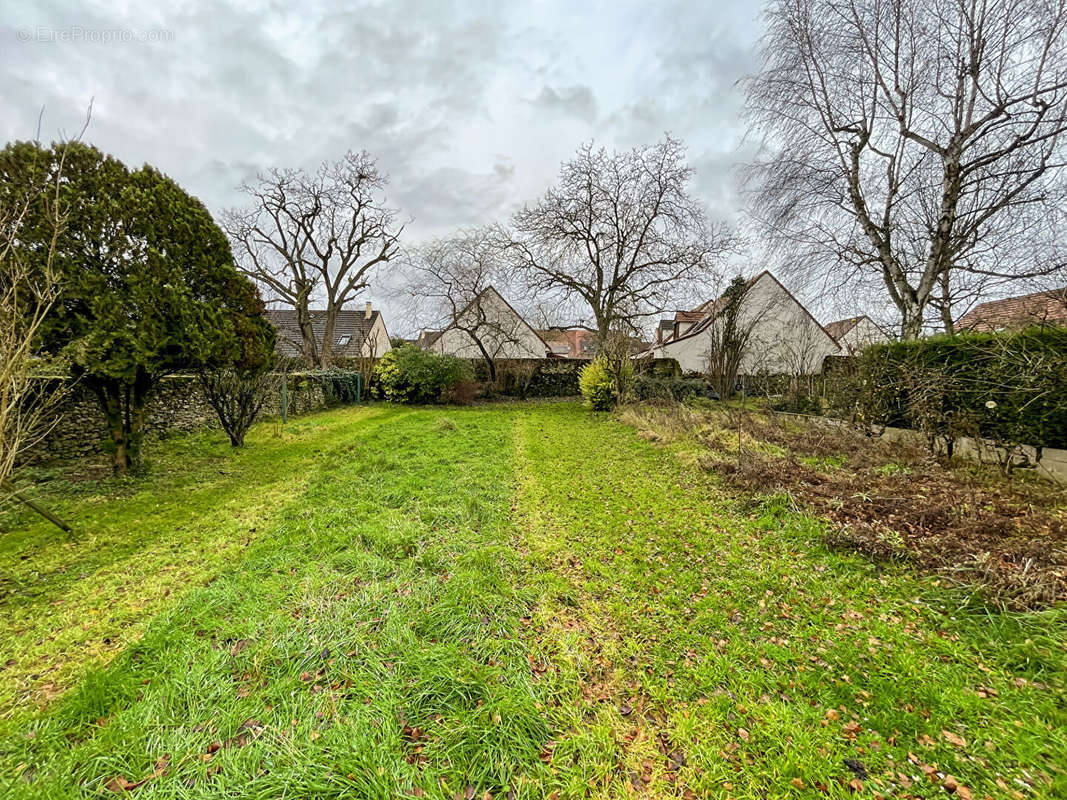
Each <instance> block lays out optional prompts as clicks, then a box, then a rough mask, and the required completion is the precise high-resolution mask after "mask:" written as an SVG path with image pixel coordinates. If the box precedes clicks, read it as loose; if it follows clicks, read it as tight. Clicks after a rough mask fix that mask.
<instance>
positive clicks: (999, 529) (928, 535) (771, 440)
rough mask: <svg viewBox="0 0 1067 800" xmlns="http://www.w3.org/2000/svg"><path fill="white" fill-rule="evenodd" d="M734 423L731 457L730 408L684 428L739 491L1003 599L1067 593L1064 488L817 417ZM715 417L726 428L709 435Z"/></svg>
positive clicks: (875, 551) (1038, 603)
mask: <svg viewBox="0 0 1067 800" xmlns="http://www.w3.org/2000/svg"><path fill="white" fill-rule="evenodd" d="M662 413H663V412H662V410H661V411H659V412H657V414H662ZM686 413H687V414H691V412H686ZM740 421H741V429H742V432H743V435H742V450H741V458H740V459H738V454H737V440H736V435H735V434H733V429H736V426H737V414H736V413H733V414H726V413H724V412H707V413H706V414H705V415H704V417H703V418H702V424H703V425H704V428H703V429H702V430H700V431H698V432H697V433H696V435H695V436H694V437H693V438H695V439H696V440H697V441H698V442H700V443H701V445H702V447H703V448H704V449H705V453H704V455H703V456H702V457H701V458H700V460H699V464H700V466H701V467H702V468H704V469H707V470H712V471H714V472H716V473H718V474H719V475H721V476H722V477H723V478H724V479H725V480H726V482H727V483H728V484H730V485H731V486H734V487H737V488H739V489H744V490H746V491H749V492H759V493H766V492H783V491H784V492H788V493H789V494H790V495H791V496H792V497H793V498H794V499H795V500H796V501H797V502H798V503H799V504H801V505H802V506H804V507H806V508H807V509H809V510H810V511H812V512H814V513H815V514H816V515H817V516H819V517H822V518H824V519H827V520H829V521H831V522H832V523H834V526H833V530H832V532H831V533H830V535H829V539H830V541H831V544H833V545H836V546H840V547H847V548H850V549H855V550H859V551H860V552H863V553H865V554H867V555H869V556H871V557H874V558H878V559H899V560H907V561H910V562H913V563H915V564H916V565H918V566H919V567H920V568H922V569H925V570H929V571H936V572H938V573H941V574H944V575H945V576H946V577H948V578H950V579H952V580H955V581H958V582H961V583H966V584H968V585H971V586H974V587H976V588H977V589H978V590H980V591H981V593H982V594H983V595H984V596H986V598H987V599H990V600H993V601H995V602H1000V603H1002V604H1003V605H1005V606H1007V607H1010V608H1016V609H1023V608H1037V607H1042V606H1045V605H1048V604H1051V603H1055V602H1058V601H1062V600H1065V599H1067V496H1065V495H1067V492H1064V490H1062V489H1060V488H1058V487H1056V486H1054V485H1052V484H1047V483H1045V482H1043V481H1041V480H1039V479H1036V478H1034V477H1033V476H1024V477H1023V478H1020V479H1014V480H1008V479H1006V478H1004V477H1003V476H1001V475H1000V474H999V473H997V471H996V470H995V469H994V468H988V467H980V466H976V465H964V464H959V463H956V462H952V461H948V460H944V459H938V458H935V457H934V456H932V455H931V454H929V453H927V452H925V451H923V450H921V449H919V448H915V447H911V446H908V445H904V444H901V443H894V442H889V441H886V440H883V439H880V438H878V437H872V436H867V435H865V434H864V433H862V432H860V431H857V430H853V429H850V428H847V427H841V428H838V427H835V426H832V425H828V424H826V423H824V422H821V421H808V420H803V419H797V418H792V417H789V418H786V417H781V416H777V415H770V414H754V413H744V414H743V415H742V418H741V420H740ZM716 425H717V426H719V427H720V428H727V429H730V430H731V436H730V437H725V436H716V435H714V431H713V428H714V426H716ZM768 445H769V446H768Z"/></svg>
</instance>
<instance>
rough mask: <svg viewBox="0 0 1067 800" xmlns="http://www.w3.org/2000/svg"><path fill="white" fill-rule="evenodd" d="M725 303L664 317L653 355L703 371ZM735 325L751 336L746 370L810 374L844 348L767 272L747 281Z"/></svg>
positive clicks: (743, 359)
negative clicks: (671, 317)
mask: <svg viewBox="0 0 1067 800" xmlns="http://www.w3.org/2000/svg"><path fill="white" fill-rule="evenodd" d="M726 302H727V301H726V299H725V296H724V297H720V298H718V299H716V300H711V301H708V302H707V303H704V304H703V305H701V306H698V307H697V308H695V309H693V310H692V311H680V312H677V313H676V314H675V316H674V319H672V320H664V321H662V322H660V325H659V328H658V331H657V336H658V339H659V340H658V341H657V342H656V343H655V344H653V346H652V348H651V349H650V350H649V354H650V355H651V356H652V357H654V358H673V359H675V360H676V361H677V362H678V364H679V365H680V366H681V368H682V370H683V371H684V372H704V371H705V370H706V368H707V364H708V354H709V353H710V352H711V350H712V349H713V347H714V346H715V343H716V341H717V339H718V332H719V331H720V330H721V328H719V327H717V326H720V325H721V324H722V322H723V320H722V319H721V317H722V313H723V310H724V308H725V306H726ZM736 327H737V329H738V330H739V331H743V335H744V336H745V337H746V339H747V341H746V343H745V346H744V348H743V354H742V357H741V368H740V371H739V373H740V374H742V375H759V374H768V375H781V374H788V375H810V374H814V373H816V372H819V371H820V370H821V369H822V362H823V359H825V358H826V356H828V355H839V354H840V353H841V348H840V347H839V346H838V343H837V341H835V339H834V337H833V336H831V335H830V333H829V332H828V331H827V330H826V328H824V327H823V326H822V325H820V324H819V322H818V320H816V319H815V317H813V316H812V315H811V312H809V311H808V310H807V308H805V307H804V305H803V304H802V303H801V302H800V301H799V300H797V299H796V298H795V297H794V296H793V295H792V293H791V292H790V291H789V290H788V289H786V288H785V287H784V286H783V285H782V284H781V282H779V280H778V279H777V278H775V277H774V276H773V275H772V274H771V273H770V272H767V271H764V272H761V273H760V274H759V275H757V276H756V277H754V278H752V279H751V280H749V281H748V282H747V283H746V284H745V291H744V294H743V295H742V299H741V301H740V307H739V309H738V313H737V320H736Z"/></svg>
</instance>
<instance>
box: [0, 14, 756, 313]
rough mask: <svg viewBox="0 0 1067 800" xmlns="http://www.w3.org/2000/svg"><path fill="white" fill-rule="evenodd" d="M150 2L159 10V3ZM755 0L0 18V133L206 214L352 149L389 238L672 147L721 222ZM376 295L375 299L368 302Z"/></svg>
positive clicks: (475, 216) (439, 228)
mask: <svg viewBox="0 0 1067 800" xmlns="http://www.w3.org/2000/svg"><path fill="white" fill-rule="evenodd" d="M164 6H170V7H169V8H164ZM758 16H759V14H758V4H757V3H755V2H752V0H720V1H719V2H709V0H689V1H688V2H685V1H683V0H672V1H671V2H653V3H650V2H648V1H647V0H641V2H629V0H611V2H574V0H571V2H565V1H562V0H561V1H558V2H557V0H546V1H544V2H538V1H536V0H534V1H533V2H530V1H529V0H527V1H525V2H509V0H491V1H490V2H482V0H465V1H464V2H446V1H445V0H397V1H395V2H373V3H366V2H362V3H351V2H336V3H330V2H327V3H292V2H285V3H252V2H238V3H235V4H233V6H232V7H231V8H225V7H224V6H223V4H221V3H207V2H204V3H200V2H195V0H194V1H192V2H180V0H179V2H174V3H160V2H158V0H156V2H151V3H136V2H122V0H117V1H116V0H112V2H107V3H95V2H82V3H77V4H75V3H56V2H41V0H36V1H35V2H25V1H24V0H14V2H13V1H12V0H6V2H5V3H3V4H2V7H0V42H2V43H0V71H2V75H0V87H2V89H0V91H2V92H3V115H2V118H0V124H2V126H3V130H2V133H3V135H4V137H5V140H10V139H29V138H33V137H34V135H35V133H36V129H37V119H38V115H39V114H40V113H41V109H42V108H43V109H44V114H43V122H42V126H41V133H42V138H43V139H52V138H55V137H57V136H58V135H60V134H62V133H64V132H65V133H67V134H70V133H73V132H76V131H77V129H78V128H79V127H80V124H81V121H82V118H83V116H84V113H85V109H86V108H87V106H88V104H89V102H90V100H92V101H93V115H92V122H91V125H90V128H89V130H88V132H87V134H86V137H85V138H86V139H87V140H88V141H89V142H91V143H93V144H95V145H97V146H98V147H100V148H101V149H103V150H105V151H107V152H110V153H112V154H113V155H115V156H117V157H118V158H120V159H121V160H123V161H124V162H126V163H127V164H130V165H139V164H141V163H143V162H149V163H151V164H153V165H155V166H157V167H159V168H160V169H162V170H163V171H164V172H166V173H168V174H169V175H171V176H172V177H174V178H175V179H176V180H178V181H179V182H180V183H181V184H182V186H183V187H184V188H185V189H186V190H187V191H189V192H190V193H191V194H194V195H197V196H198V197H200V198H201V199H202V200H203V201H204V202H205V203H206V204H207V206H208V208H209V209H210V210H211V211H212V213H215V214H216V215H217V213H218V212H219V211H220V210H222V209H224V208H226V207H229V206H232V205H234V204H235V203H239V202H240V200H241V198H240V196H239V195H238V193H237V191H236V187H237V186H239V185H240V183H241V182H242V181H244V180H249V179H251V178H253V177H254V176H255V174H256V172H257V171H259V170H263V169H265V168H268V167H272V166H279V167H282V166H314V165H315V164H316V163H318V162H319V161H321V160H323V159H334V158H337V157H338V156H340V155H341V154H343V153H344V152H345V150H347V149H350V148H351V149H366V150H367V151H369V152H370V153H371V154H373V155H374V156H375V157H376V158H377V159H378V162H379V165H380V167H381V168H382V169H383V170H384V171H385V172H387V173H388V174H389V176H390V180H391V183H390V190H389V200H390V202H391V204H393V205H394V206H396V207H398V208H399V209H401V211H402V212H403V214H404V215H405V216H407V217H411V218H412V219H413V221H412V223H411V224H410V225H409V227H408V232H409V235H408V236H407V242H408V243H412V242H414V241H417V240H419V239H422V238H425V237H427V236H430V235H434V234H438V233H444V232H447V231H449V230H451V229H454V228H457V227H461V226H469V225H476V224H480V223H484V222H489V221H494V220H501V219H504V218H505V217H506V216H507V215H508V214H509V212H510V211H511V210H512V209H514V208H515V207H516V206H517V205H518V204H520V203H522V202H523V201H526V200H532V199H534V198H535V197H536V196H537V195H539V194H540V193H541V192H543V191H544V189H545V188H546V187H547V186H548V185H549V184H550V183H551V182H552V181H553V179H554V177H555V175H556V172H557V170H558V168H559V164H560V162H561V161H562V160H563V159H565V158H566V157H568V156H569V155H570V154H572V153H573V152H574V150H575V148H576V147H577V145H578V144H579V143H580V142H582V141H585V140H588V139H596V140H597V142H599V143H602V144H605V145H607V146H609V147H619V148H622V147H630V146H633V145H637V144H646V143H652V142H655V141H656V140H657V139H659V138H660V137H662V135H663V133H664V131H670V132H671V133H672V134H674V135H675V136H677V137H680V138H681V139H682V140H684V141H685V142H686V144H687V145H688V146H689V153H690V159H691V162H692V164H693V166H694V167H695V168H696V169H697V176H696V180H695V184H694V190H695V192H696V193H697V194H698V196H700V197H701V198H702V199H703V200H704V201H705V202H706V203H707V205H708V208H709V212H710V213H711V214H712V215H713V216H718V217H733V216H734V215H735V214H736V212H737V209H738V207H739V201H738V199H737V193H736V188H735V176H734V171H733V167H734V165H735V164H736V163H737V162H738V161H739V160H742V159H743V158H744V149H743V146H742V136H743V128H742V126H741V123H740V120H739V108H740V105H741V93H740V91H739V90H738V88H737V87H736V85H735V84H736V81H737V80H738V78H740V77H742V76H743V75H745V74H747V73H748V72H749V71H751V68H752V64H753V49H754V45H755V42H756V39H757V38H758V36H759V33H760V30H759V19H758ZM381 294H384V292H383V291H382V290H381V289H379V290H378V292H377V293H376V292H373V291H372V293H371V297H372V299H373V300H374V301H375V302H376V303H380V302H383V301H385V300H387V298H386V297H385V296H378V295H381Z"/></svg>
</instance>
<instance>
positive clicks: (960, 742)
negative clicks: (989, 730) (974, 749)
mask: <svg viewBox="0 0 1067 800" xmlns="http://www.w3.org/2000/svg"><path fill="white" fill-rule="evenodd" d="M941 735H942V736H944V737H945V739H947V740H948V741H949V742H950V743H951V744H954V745H956V747H966V746H967V740H966V739H964V738H963V737H962V736H960V735H958V734H955V733H953V732H952V731H945V730H943V731H941Z"/></svg>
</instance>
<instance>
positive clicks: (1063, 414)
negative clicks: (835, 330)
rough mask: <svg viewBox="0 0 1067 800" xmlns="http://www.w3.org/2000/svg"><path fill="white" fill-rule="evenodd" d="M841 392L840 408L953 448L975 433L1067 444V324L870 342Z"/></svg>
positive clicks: (1012, 440) (995, 438)
mask: <svg viewBox="0 0 1067 800" xmlns="http://www.w3.org/2000/svg"><path fill="white" fill-rule="evenodd" d="M842 377H845V376H842ZM838 395H839V396H838V397H837V398H836V399H837V405H838V406H839V408H841V409H842V410H846V411H851V412H852V413H855V414H858V415H859V416H860V418H862V419H863V420H865V421H868V422H872V423H875V424H882V425H892V426H898V427H907V428H913V429H915V430H920V431H923V432H924V433H926V434H927V435H928V436H929V437H931V438H932V439H934V438H939V439H942V440H943V441H945V442H946V443H948V444H949V445H950V446H951V443H952V442H954V441H955V440H956V439H958V438H959V437H961V436H970V437H982V438H985V439H991V440H993V441H995V442H998V443H1002V444H1031V445H1035V446H1039V447H1057V448H1067V328H1031V329H1028V330H1024V331H1019V332H1013V333H995V334H992V333H964V334H957V335H956V336H939V337H933V338H929V339H920V340H917V341H910V342H894V343H890V344H884V345H877V346H874V347H870V348H867V349H866V350H865V351H864V353H863V355H862V356H861V357H860V359H859V360H858V363H857V364H856V365H855V370H854V373H853V374H852V375H851V376H847V377H845V380H844V381H843V383H842V388H841V390H840V391H839V393H838Z"/></svg>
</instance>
